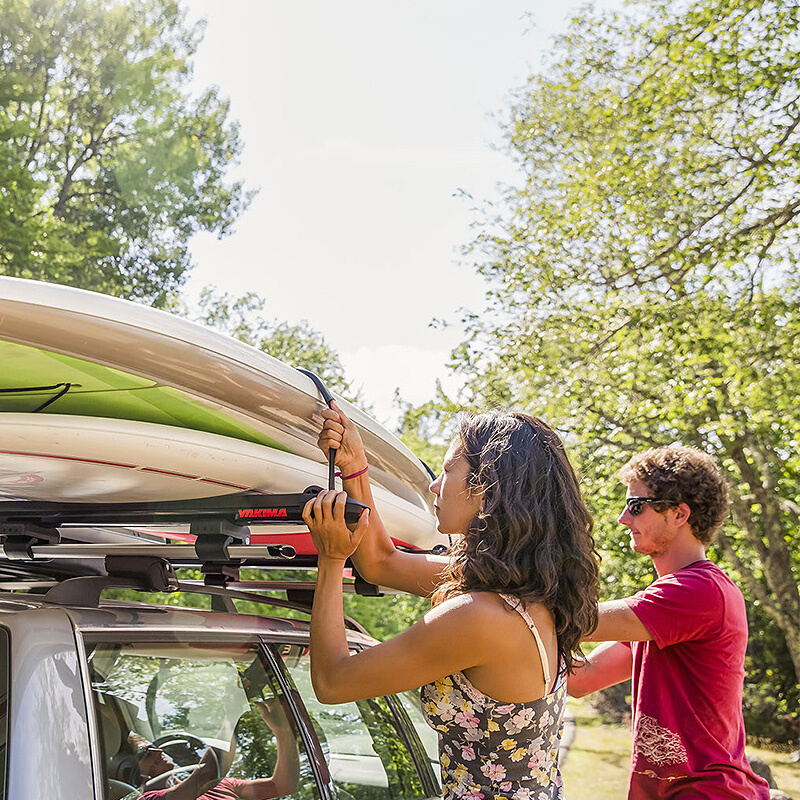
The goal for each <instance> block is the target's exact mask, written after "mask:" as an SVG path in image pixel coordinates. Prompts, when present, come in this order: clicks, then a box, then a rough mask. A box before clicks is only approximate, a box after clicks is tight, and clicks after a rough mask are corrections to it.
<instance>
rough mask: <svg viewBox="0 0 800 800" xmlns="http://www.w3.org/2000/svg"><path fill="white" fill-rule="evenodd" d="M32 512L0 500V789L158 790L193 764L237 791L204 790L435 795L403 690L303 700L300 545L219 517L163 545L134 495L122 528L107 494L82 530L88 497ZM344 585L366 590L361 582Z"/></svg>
mask: <svg viewBox="0 0 800 800" xmlns="http://www.w3.org/2000/svg"><path fill="white" fill-rule="evenodd" d="M73 505H74V506H75V507H76V509H72V506H73ZM127 505H128V504H126V506H127ZM44 506H46V508H45V509H44V510H43V504H42V503H31V502H29V501H19V502H13V501H11V502H9V501H4V502H2V503H0V539H2V545H3V554H4V556H5V557H4V558H0V696H1V697H2V703H0V797H1V798H3V800H33V798H41V797H62V798H69V800H90V798H91V799H92V800H121V798H134V797H138V796H143V797H145V798H148V797H161V796H169V792H166V794H165V790H168V789H170V787H171V785H174V786H173V788H174V787H177V786H184V787H185V786H188V785H189V784H188V783H186V784H183V783H182V781H184V780H187V781H188V779H189V777H190V776H191V775H193V774H194V773H197V774H198V775H199V774H200V772H201V771H202V772H203V774H204V779H205V778H209V776H211V777H210V778H209V780H210V781H211V783H214V782H215V781H217V780H220V779H222V778H223V777H224V778H225V780H226V783H224V784H220V786H222V785H226V786H229V787H237V788H235V791H237V792H238V791H241V792H242V794H236V793H231V794H219V795H217V794H209V795H208V796H209V797H236V796H241V797H271V796H279V797H289V798H297V799H298V800H299V799H300V798H303V800H312V799H313V800H317V799H319V800H333V798H341V799H342V800H416V799H417V798H420V799H421V798H428V797H433V796H436V795H438V794H440V786H439V780H438V763H437V760H438V754H437V745H436V737H435V735H434V732H433V731H432V730H431V729H430V728H428V726H427V725H426V724H425V723H424V721H423V718H422V715H421V711H420V707H419V696H418V693H413V692H409V693H406V694H401V695H397V696H392V697H378V698H374V699H369V700H363V701H359V702H354V703H343V704H340V705H327V704H324V703H321V702H319V701H318V700H317V698H316V696H315V694H314V690H313V687H312V685H311V680H310V672H309V616H310V610H311V603H312V602H313V592H314V584H313V582H310V581H307V580H304V579H303V578H305V573H296V574H297V575H298V576H299V577H298V578H296V579H293V578H292V577H291V576H292V574H295V573H288V574H289V579H288V580H287V579H286V576H287V565H288V566H290V567H295V566H296V567H301V568H306V569H307V568H309V567H311V568H313V564H314V559H313V557H310V556H307V555H306V556H296V557H295V558H292V548H291V547H290V546H289V545H281V544H275V545H270V546H269V547H264V546H259V545H245V544H240V543H239V542H238V541H237V540H236V539H235V538H231V537H226V536H225V535H224V531H225V530H226V525H229V523H225V522H224V521H222V522H218V524H217V528H216V530H219V531H223V533H222V534H218V535H217V536H216V538H215V536H214V535H213V534H208V535H206V536H204V537H200V536H198V537H197V540H196V541H195V542H194V544H193V543H191V542H190V541H187V542H181V543H175V541H176V540H175V539H174V538H173V539H172V540H166V539H164V538H163V537H158V536H156V535H155V534H154V532H153V531H154V529H153V526H152V525H151V526H149V527H148V525H147V520H148V519H149V517H147V515H146V513H145V512H147V509H148V508H149V509H151V511H150V512H149V513H150V514H151V515H152V519H153V520H157V521H158V522H159V523H160V524H161V525H162V526H163V514H162V515H161V516H159V513H158V509H159V508H160V506H159V504H146V505H145V506H142V507H140V509H139V511H140V513H139V514H138V516H137V517H136V519H137V520H138V521H137V525H136V526H135V527H134V526H130V525H128V526H125V525H121V524H119V523H120V520H121V519H122V521H123V522H124V519H123V518H122V517H120V516H119V513H118V509H116V508H114V507H112V506H105V508H108V511H107V519H108V522H109V524H107V525H96V524H90V525H86V526H83V527H81V526H80V524H79V523H80V520H81V511H80V509H81V508H84V509H88V510H90V511H91V512H92V513H90V514H88V517H90V518H91V520H92V521H94V520H96V519H97V517H98V514H100V515H101V516H102V513H103V511H102V509H103V508H104V506H103V504H88V505H83V506H82V505H81V504H70V503H66V504H62V503H52V504H49V505H48V504H44ZM71 509H72V510H71ZM143 509H144V510H143ZM68 512H69V513H68ZM58 514H61V515H62V516H60V517H59V516H58ZM115 514H116V516H115ZM123 516H124V515H123ZM67 519H69V520H70V521H71V525H72V527H69V526H68V525H67V524H66V523H64V520H67ZM32 520H35V522H34V521H32ZM53 523H64V524H62V525H60V527H56V526H55V525H53ZM204 524H205V525H206V527H208V526H209V525H210V524H211V523H210V522H209V519H208V518H206V519H205V520H204ZM156 527H158V525H156ZM212 527H213V526H212ZM54 530H55V531H59V530H60V533H58V534H57V535H55V536H53V535H52V532H53V531H54ZM48 532H49V533H48ZM185 538H187V539H191V537H185ZM273 538H274V539H276V540H277V541H279V540H280V537H279V536H278V535H275V536H273ZM201 539H202V540H203V545H204V546H202V547H201V546H200V544H199V542H200V540H201ZM248 548H249V549H248ZM251 551H252V552H253V554H251ZM295 560H297V562H298V563H297V564H295V563H293V562H294V561H295ZM242 569H247V570H248V574H249V575H250V576H251V580H242V579H241V578H240V574H241V573H240V570H242ZM256 569H258V570H259V572H254V571H253V570H256ZM277 570H280V572H277ZM254 575H255V576H257V577H256V578H255V579H252V576H254ZM275 576H278V577H279V578H280V580H278V579H277V578H275ZM356 577H357V576H356ZM346 589H347V590H350V591H353V590H356V589H357V590H358V591H362V592H372V593H376V589H375V587H370V586H369V585H368V584H365V583H364V582H363V581H360V580H359V581H358V586H356V581H352V580H348V581H347V586H346ZM178 597H180V598H182V601H183V603H185V604H193V605H199V606H203V607H187V605H178V604H177V600H176V598H178ZM347 629H348V633H347V637H348V642H349V644H350V647H351V649H352V650H353V651H358V650H361V649H363V648H367V647H371V646H373V645H374V644H375V640H374V639H373V638H372V637H370V636H369V635H368V634H367V632H366V631H365V630H364V629H363V628H362V627H361V626H360V625H359V624H358V623H357V622H356V621H354V620H352V619H348V620H347ZM276 719H278V720H279V724H276ZM276 731H277V733H276ZM281 748H282V749H283V755H282V756H281V755H280V754H281ZM287 753H288V756H287ZM147 755H153V756H154V757H157V758H158V759H159V761H160V763H161V770H162V771H161V772H159V773H158V774H157V775H156V776H152V775H150V776H148V773H147V771H145V770H144V769H143V768H142V764H143V763H144V759H143V756H147ZM281 757H282V758H283V759H284V762H283V764H284V767H285V764H286V763H287V762H286V759H287V758H288V759H289V762H290V768H289V772H290V773H291V774H290V775H289V778H288V779H285V780H284V781H283V784H282V785H278V784H279V783H280V782H279V781H277V780H275V781H272V782H270V781H269V780H268V779H269V778H270V777H271V776H272V775H273V772H274V771H275V768H276V763H277V761H278V759H279V758H281ZM285 771H286V770H285V769H284V772H285ZM248 786H250V787H251V788H252V787H255V789H253V790H252V792H251V793H248V790H247V787H248ZM256 789H257V790H258V791H264V792H267V793H266V794H257V793H255V792H256ZM270 792H272V793H271V794H270ZM173 794H174V793H173ZM175 796H176V798H179V797H180V798H183V797H185V796H187V795H180V794H177V795H175Z"/></svg>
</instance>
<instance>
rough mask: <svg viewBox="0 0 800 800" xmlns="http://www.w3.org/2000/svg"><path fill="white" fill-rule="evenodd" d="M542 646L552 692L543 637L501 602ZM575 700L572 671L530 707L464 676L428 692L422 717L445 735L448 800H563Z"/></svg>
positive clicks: (442, 756) (442, 752) (442, 754)
mask: <svg viewBox="0 0 800 800" xmlns="http://www.w3.org/2000/svg"><path fill="white" fill-rule="evenodd" d="M500 597H502V599H503V600H504V601H505V602H506V603H508V604H509V605H510V606H511V607H512V608H513V609H514V610H515V611H517V612H518V613H519V614H520V616H522V618H523V619H524V620H525V622H526V623H527V625H528V627H529V628H530V630H531V633H532V634H533V636H534V637H535V639H536V644H537V646H538V648H539V653H540V655H541V658H542V666H543V671H544V676H545V685H546V686H548V687H550V686H551V684H550V676H549V669H548V662H547V657H546V653H545V649H544V645H543V643H542V640H541V637H540V636H539V632H538V631H537V630H536V626H535V625H534V624H533V620H531V618H530V616H529V614H528V613H527V611H526V610H525V608H524V607H523V605H522V604H521V603H520V602H519V600H517V599H516V598H514V597H509V596H507V595H500ZM566 697H567V676H566V671H565V670H564V669H563V667H562V669H560V670H559V675H558V677H557V679H556V682H555V686H552V687H551V691H550V693H549V694H546V695H545V696H544V697H540V698H539V699H538V700H533V701H531V702H528V703H501V702H499V701H497V700H493V699H492V698H491V697H488V696H487V695H485V694H483V692H481V691H480V690H479V689H477V688H476V687H475V686H473V685H472V684H471V683H470V682H469V680H468V679H467V677H466V675H464V673H462V672H456V673H455V674H454V675H449V676H448V677H446V678H441V679H440V680H437V681H435V682H434V683H429V684H426V685H425V686H423V687H422V710H423V713H424V715H425V718H426V720H427V722H428V724H429V725H430V726H431V727H432V728H433V729H434V730H435V731H437V732H438V734H439V761H440V763H441V767H442V788H443V794H444V797H445V800H456V798H465V800H495V799H497V800H506V798H513V800H563V797H564V790H563V787H562V782H561V773H560V772H559V769H558V763H557V756H558V747H559V744H560V742H561V731H562V729H563V720H564V706H565V703H566Z"/></svg>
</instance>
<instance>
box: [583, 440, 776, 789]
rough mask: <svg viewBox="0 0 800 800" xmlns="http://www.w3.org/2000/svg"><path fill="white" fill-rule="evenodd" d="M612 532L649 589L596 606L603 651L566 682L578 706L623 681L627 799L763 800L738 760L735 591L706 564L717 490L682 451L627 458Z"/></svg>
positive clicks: (723, 500)
mask: <svg viewBox="0 0 800 800" xmlns="http://www.w3.org/2000/svg"><path fill="white" fill-rule="evenodd" d="M620 478H621V480H622V482H623V483H625V484H626V485H627V487H628V496H627V499H626V505H625V510H624V511H623V512H622V514H621V515H620V517H619V521H620V522H621V523H622V524H623V525H625V526H627V528H628V530H629V532H630V537H631V547H632V548H633V549H634V550H635V551H636V552H637V553H643V554H645V555H648V556H650V558H651V559H652V561H653V566H654V567H655V569H656V572H657V573H658V578H657V580H655V581H654V582H653V583H652V584H651V585H650V586H649V587H648V588H647V589H645V590H644V591H642V592H639V593H638V594H635V595H634V596H633V597H627V598H625V599H624V600H613V601H610V602H606V603H601V604H600V609H599V611H600V616H599V623H598V626H597V629H596V630H595V631H594V633H593V634H592V635H591V637H589V638H590V640H592V641H601V642H606V644H602V645H600V646H599V647H598V648H597V649H596V650H594V651H593V652H592V653H590V654H589V656H588V657H587V658H586V661H585V663H584V664H583V665H582V666H581V667H580V668H579V669H577V670H576V671H575V672H574V673H573V675H571V676H570V678H569V680H568V684H567V687H568V691H569V693H570V694H571V695H572V696H573V697H582V696H583V695H586V694H589V693H590V692H594V691H597V690H598V689H603V688H605V687H606V686H611V685H613V684H615V683H620V682H621V681H624V680H626V679H628V678H632V679H633V754H632V759H631V779H630V786H629V791H628V797H629V799H630V800H643V799H644V798H673V799H674V798H681V800H689V798H693V799H694V798H714V799H715V800H721V799H722V798H738V800H742V798H757V799H758V800H762V798H764V799H765V800H766V798H769V789H768V788H767V784H766V782H765V781H763V780H762V779H761V778H759V777H757V776H756V775H755V774H754V773H753V771H752V770H751V769H750V765H749V764H748V763H747V758H746V757H745V752H744V746H745V732H744V720H743V718H742V685H743V683H744V654H745V649H746V648H747V617H746V614H745V604H744V598H743V597H742V594H741V592H740V591H739V589H738V588H737V587H736V586H735V585H734V584H733V583H732V582H731V581H730V579H729V578H728V577H727V576H726V575H725V574H724V573H723V572H722V571H721V570H720V569H719V568H718V567H717V566H716V565H714V564H712V563H711V562H710V561H708V560H707V559H706V553H705V551H706V547H707V546H708V545H709V544H710V543H711V541H712V540H713V538H714V536H715V534H716V533H717V531H718V530H719V528H720V527H721V526H722V523H723V522H724V521H725V519H726V517H727V515H728V492H727V486H726V484H725V481H724V480H723V478H722V476H721V475H720V473H719V470H718V469H717V467H716V465H715V464H714V462H713V461H712V459H711V458H710V457H709V456H708V455H706V454H705V453H703V452H702V451H700V450H697V449H695V448H691V447H660V448H658V449H655V450H649V451H647V452H645V453H641V454H639V455H637V456H634V458H632V459H631V460H630V461H629V462H628V464H627V465H626V466H625V467H624V468H623V469H622V471H621V472H620Z"/></svg>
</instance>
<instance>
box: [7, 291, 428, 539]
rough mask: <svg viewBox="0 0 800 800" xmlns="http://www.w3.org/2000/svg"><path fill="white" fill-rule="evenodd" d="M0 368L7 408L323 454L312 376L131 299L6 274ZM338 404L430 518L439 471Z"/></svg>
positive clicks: (384, 472) (370, 451)
mask: <svg viewBox="0 0 800 800" xmlns="http://www.w3.org/2000/svg"><path fill="white" fill-rule="evenodd" d="M0 366H2V369H0V390H2V391H0V412H5V413H13V412H21V411H33V410H35V409H36V408H40V407H41V412H40V416H41V415H48V416H49V415H51V414H52V415H63V414H70V415H72V414H74V415H77V416H92V417H94V416H97V417H111V418H117V419H127V420H131V421H139V422H150V423H159V424H164V425H172V426H176V427H183V428H188V429H193V430H199V431H205V432H210V433H217V434H224V435H225V436H226V437H234V438H240V439H242V440H243V441H244V440H247V441H250V442H251V443H258V444H262V445H265V446H269V447H270V448H274V449H276V450H277V449H281V450H284V451H286V452H288V453H290V454H293V455H295V456H298V457H300V458H302V459H304V460H306V461H311V462H317V463H319V464H322V461H323V456H322V454H321V453H320V451H319V449H318V448H317V446H316V440H317V436H318V433H319V430H320V426H321V416H320V412H321V410H322V408H323V402H322V400H321V399H320V397H319V394H318V392H317V389H316V387H315V385H314V383H313V382H312V380H311V379H310V378H308V377H307V376H305V375H303V374H302V373H300V372H298V371H297V370H296V369H294V368H292V367H290V366H288V365H286V364H284V363H282V362H280V361H278V360H277V359H275V358H272V357H271V356H269V355H267V354H266V353H263V352H261V351H260V350H257V349H255V348H253V347H251V346H249V345H246V344H243V343H242V342H239V341H236V340H234V339H232V338H231V337H229V336H226V335H224V334H220V333H218V332H216V331H213V330H210V329H208V328H205V327H203V326H200V325H197V324H195V323H192V322H188V321H187V320H184V319H180V318H178V317H174V316H172V315H170V314H167V313H164V312H162V311H158V310H156V309H152V308H149V307H146V306H142V305H138V304H136V303H132V302H129V301H126V300H121V299H119V298H115V297H109V296H106V295H101V294H97V293H94V292H87V291H83V290H79V289H73V288H70V287H65V286H58V285H55V284H49V283H44V282H39V281H28V280H22V279H17V278H7V277H0ZM59 387H65V388H64V389H63V391H62V388H59ZM337 402H339V403H340V404H341V406H342V408H343V409H344V410H345V412H346V413H347V414H348V416H350V418H351V419H352V420H353V421H354V422H355V423H356V424H357V425H358V426H359V429H360V431H361V434H362V437H363V439H364V444H365V447H366V450H367V456H368V459H369V463H370V478H371V481H372V483H373V486H375V487H376V488H381V489H383V490H385V492H387V493H388V494H392V495H396V496H397V497H399V498H401V499H402V500H404V501H406V503H408V504H411V505H413V506H415V507H417V508H418V509H419V510H420V511H421V512H423V514H427V515H429V516H430V519H431V521H432V520H433V500H432V495H431V494H430V492H429V491H428V485H429V482H430V480H431V476H430V474H429V473H428V472H427V470H426V469H425V468H424V466H423V465H422V463H421V462H420V461H419V459H418V458H417V457H416V456H415V455H414V454H413V453H412V452H411V451H410V450H409V449H408V448H407V447H406V446H405V445H404V444H403V443H402V442H401V441H400V440H399V439H398V438H397V437H396V436H394V435H393V434H392V433H391V432H389V431H388V430H386V428H384V427H383V426H382V425H380V424H379V423H378V422H376V421H375V420H373V419H372V418H370V417H369V416H367V415H366V414H364V413H363V412H361V411H360V410H358V409H357V408H355V407H354V406H352V405H351V404H349V403H347V402H346V401H344V400H342V399H341V398H337ZM48 403H49V404H48ZM42 406H43V407H42ZM112 460H113V459H112ZM223 480H224V479H223ZM232 482H235V481H232ZM302 488H303V487H299V488H298V487H297V486H296V485H295V486H293V487H292V489H291V490H292V491H299V490H301V489H302ZM387 523H388V520H387ZM390 533H391V534H392V535H396V536H397V538H402V533H401V532H400V531H394V530H391V529H390Z"/></svg>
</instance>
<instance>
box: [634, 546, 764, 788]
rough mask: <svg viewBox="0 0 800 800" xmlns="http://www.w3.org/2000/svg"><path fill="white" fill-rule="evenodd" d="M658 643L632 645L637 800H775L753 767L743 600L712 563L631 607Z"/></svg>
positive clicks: (669, 578)
mask: <svg viewBox="0 0 800 800" xmlns="http://www.w3.org/2000/svg"><path fill="white" fill-rule="evenodd" d="M626 602H627V604H628V606H629V607H630V609H631V610H632V611H633V613H634V614H636V616H637V617H638V618H639V620H640V621H641V622H642V624H643V625H644V626H645V628H647V630H648V631H649V632H650V635H651V636H652V637H653V640H652V641H648V642H632V643H631V645H630V647H631V651H632V655H633V756H632V759H631V781H630V788H629V792H628V797H629V799H630V800H645V798H647V799H648V800H649V798H681V800H684V799H685V800H688V799H689V798H698V799H699V798H714V800H722V799H723V798H736V799H737V800H751V798H753V799H754V798H758V800H761V799H762V798H764V800H768V798H769V789H768V787H767V783H766V781H764V780H763V779H762V778H759V777H758V776H757V775H755V774H754V773H753V771H752V770H751V769H750V765H749V764H748V763H747V758H746V756H745V752H744V746H745V732H744V720H743V718H742V686H743V684H744V653H745V649H746V648H747V617H746V614H745V605H744V598H743V597H742V593H741V592H740V591H739V589H738V588H737V587H736V586H735V585H734V584H733V583H732V582H731V580H730V579H729V578H728V577H727V576H726V575H725V573H724V572H722V570H720V569H719V568H718V567H717V566H716V565H714V564H712V563H711V562H710V561H698V562H696V563H695V564H690V565H689V566H687V567H684V568H683V569H681V570H678V571H677V572H674V573H672V574H671V575H664V576H663V577H661V578H659V579H658V580H656V581H654V582H653V583H652V584H651V585H650V586H648V587H647V589H645V590H644V591H643V592H639V593H638V594H636V595H634V596H633V597H630V598H628V599H627V600H626Z"/></svg>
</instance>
